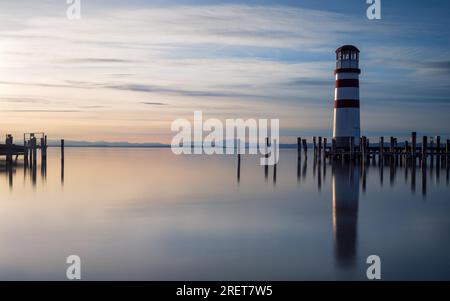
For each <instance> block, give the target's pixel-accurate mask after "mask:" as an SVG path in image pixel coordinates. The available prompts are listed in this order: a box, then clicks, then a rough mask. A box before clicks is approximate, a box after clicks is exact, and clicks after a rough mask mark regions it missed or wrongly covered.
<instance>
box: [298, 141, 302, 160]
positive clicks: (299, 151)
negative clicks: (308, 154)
mask: <svg viewBox="0 0 450 301" xmlns="http://www.w3.org/2000/svg"><path fill="white" fill-rule="evenodd" d="M297 157H298V158H301V157H302V137H297Z"/></svg>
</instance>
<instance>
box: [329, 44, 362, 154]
mask: <svg viewBox="0 0 450 301" xmlns="http://www.w3.org/2000/svg"><path fill="white" fill-rule="evenodd" d="M360 73H361V70H360V69H359V50H358V48H356V47H355V46H352V45H344V46H342V47H339V48H338V49H336V70H334V74H335V76H336V88H335V91H334V122H333V139H334V141H335V146H336V148H344V149H346V148H348V147H349V145H350V140H351V138H352V137H354V142H353V143H354V144H353V145H355V146H357V145H359V137H360V131H361V129H360V117H359V74H360Z"/></svg>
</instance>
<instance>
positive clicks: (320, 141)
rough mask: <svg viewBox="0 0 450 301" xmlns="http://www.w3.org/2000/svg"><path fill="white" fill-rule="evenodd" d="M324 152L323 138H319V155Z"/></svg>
mask: <svg viewBox="0 0 450 301" xmlns="http://www.w3.org/2000/svg"><path fill="white" fill-rule="evenodd" d="M320 152H322V137H319V153H320Z"/></svg>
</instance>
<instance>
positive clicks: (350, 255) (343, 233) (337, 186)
mask: <svg viewBox="0 0 450 301" xmlns="http://www.w3.org/2000/svg"><path fill="white" fill-rule="evenodd" d="M332 189H333V234H334V252H335V257H336V259H337V262H338V264H339V265H340V266H342V267H351V266H354V265H355V261H356V242H357V239H358V231H357V228H358V227H357V226H358V225H357V224H358V201H359V166H358V165H352V164H344V163H341V162H335V163H334V164H333V179H332Z"/></svg>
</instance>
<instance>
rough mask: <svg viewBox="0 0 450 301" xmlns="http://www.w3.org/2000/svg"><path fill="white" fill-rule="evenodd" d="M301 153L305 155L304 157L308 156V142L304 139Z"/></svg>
mask: <svg viewBox="0 0 450 301" xmlns="http://www.w3.org/2000/svg"><path fill="white" fill-rule="evenodd" d="M302 145H303V152H304V153H305V157H306V155H307V154H308V142H307V141H306V139H302Z"/></svg>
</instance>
